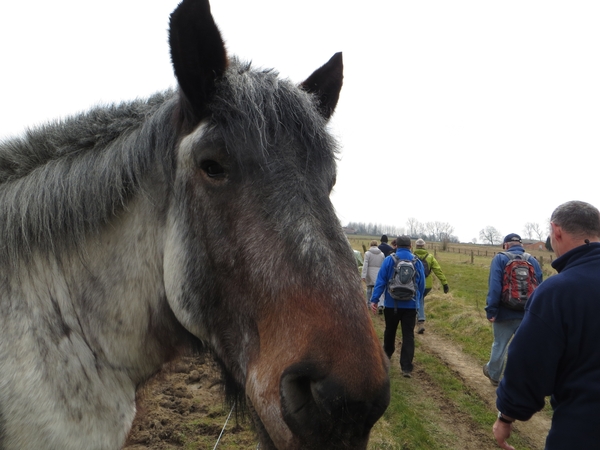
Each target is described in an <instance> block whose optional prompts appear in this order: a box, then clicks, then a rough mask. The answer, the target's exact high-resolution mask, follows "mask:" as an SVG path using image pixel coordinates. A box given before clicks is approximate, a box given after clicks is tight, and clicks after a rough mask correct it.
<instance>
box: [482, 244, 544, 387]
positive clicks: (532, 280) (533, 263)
mask: <svg viewBox="0 0 600 450" xmlns="http://www.w3.org/2000/svg"><path fill="white" fill-rule="evenodd" d="M502 248H503V249H504V250H506V251H504V252H500V253H498V254H497V255H496V256H494V259H492V263H491V265H490V276H489V281H488V294H487V299H486V307H485V311H486V315H487V319H488V320H489V321H490V322H491V323H492V329H493V331H494V342H493V343H492V350H491V353H490V360H489V361H488V363H487V364H485V365H484V366H483V374H484V375H485V376H486V377H487V378H489V380H490V383H491V384H492V385H493V386H498V383H499V382H500V377H501V376H502V371H503V370H504V361H505V358H506V352H507V350H508V343H509V342H510V340H511V338H512V337H513V335H514V334H515V332H516V331H517V328H519V325H520V324H521V321H522V320H523V315H524V314H525V303H526V302H527V299H528V298H529V296H530V295H531V293H532V292H533V290H534V289H535V287H537V286H538V285H539V284H540V283H541V282H542V279H543V275H542V268H541V267H540V264H539V263H538V262H537V260H536V259H535V258H534V257H532V256H531V255H530V254H529V253H526V252H525V249H524V248H523V245H522V243H521V236H519V235H518V234H515V233H511V234H509V235H507V236H506V237H505V238H504V242H503V244H502Z"/></svg>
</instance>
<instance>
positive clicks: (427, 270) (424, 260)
mask: <svg viewBox="0 0 600 450" xmlns="http://www.w3.org/2000/svg"><path fill="white" fill-rule="evenodd" d="M428 256H429V253H425V256H423V257H422V258H421V257H420V256H419V259H420V260H421V262H422V263H423V271H424V272H425V278H427V277H428V276H429V274H430V273H431V267H429V263H428V262H427V257H428Z"/></svg>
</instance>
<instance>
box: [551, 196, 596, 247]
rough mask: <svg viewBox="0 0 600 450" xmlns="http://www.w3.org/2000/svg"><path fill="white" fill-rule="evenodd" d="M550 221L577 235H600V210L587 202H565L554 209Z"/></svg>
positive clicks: (583, 236)
mask: <svg viewBox="0 0 600 450" xmlns="http://www.w3.org/2000/svg"><path fill="white" fill-rule="evenodd" d="M550 221H551V222H553V223H555V224H556V225H558V226H560V227H561V228H562V229H563V230H565V231H566V232H567V233H569V234H571V235H573V236H576V237H580V238H587V237H600V211H598V209H597V208H596V207H595V206H592V205H590V204H589V203H586V202H582V201H578V200H572V201H569V202H566V203H563V204H562V205H560V206H558V207H557V208H556V209H555V210H554V212H553V213H552V216H551V217H550Z"/></svg>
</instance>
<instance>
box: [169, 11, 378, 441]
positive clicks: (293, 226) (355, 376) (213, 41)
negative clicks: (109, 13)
mask: <svg viewBox="0 0 600 450" xmlns="http://www.w3.org/2000/svg"><path fill="white" fill-rule="evenodd" d="M170 45H171V57H172V62H173V67H174V72H175V75H176V78H177V80H178V84H179V94H178V105H177V107H176V112H175V114H174V117H173V121H174V123H175V126H176V127H177V129H178V130H179V138H178V148H177V152H176V161H175V162H174V164H175V165H176V175H175V180H174V186H173V193H172V201H171V202H170V206H169V207H170V213H169V214H168V223H167V237H166V244H165V260H164V261H165V262H164V272H165V286H166V295H167V299H168V302H169V304H170V306H171V309H172V310H173V312H174V313H175V316H176V317H177V320H178V321H179V322H180V323H181V324H182V325H183V326H184V327H185V328H186V329H187V330H188V331H190V332H191V333H192V334H194V335H195V336H197V337H198V338H200V339H201V340H203V341H204V342H206V343H207V344H208V346H209V347H210V348H211V349H212V351H213V352H214V354H215V355H216V357H217V358H218V359H219V360H220V361H221V363H222V365H223V367H224V369H225V371H226V372H227V373H228V374H229V376H230V377H231V378H232V379H233V381H234V383H235V384H237V385H238V386H239V388H240V390H241V391H242V392H244V393H245V398H246V402H247V404H248V406H249V409H250V411H251V413H252V417H253V420H254V422H255V425H256V427H257V430H258V433H259V436H260V440H261V448H278V449H283V448H285V449H307V448H310V449H313V448H314V449H325V448H327V449H336V448H355V449H361V448H366V445H367V441H368V437H369V432H370V429H371V427H372V426H373V424H374V423H375V422H376V421H377V420H378V419H379V417H380V416H381V415H382V414H383V412H384V410H385V409H386V407H387V405H388V403H389V380H388V375H387V371H388V364H389V361H388V360H387V358H386V356H385V355H384V353H383V351H382V348H381V345H380V343H379V341H378V339H377V336H376V334H375V331H374V329H373V326H372V323H371V319H370V318H369V316H368V312H367V309H366V307H365V304H364V298H363V293H362V286H361V284H360V279H359V276H358V273H357V268H356V264H355V262H354V260H353V255H352V251H351V249H350V247H349V244H348V241H347V239H346V238H345V236H344V234H343V232H342V229H341V227H340V224H339V221H338V219H337V217H336V215H335V212H334V208H333V206H332V204H331V202H330V199H329V196H330V193H331V190H332V189H333V186H334V184H335V176H336V166H335V142H334V140H333V139H332V137H331V136H330V135H329V134H328V132H327V130H326V126H327V121H328V119H329V118H330V116H331V115H332V114H333V111H334V109H335V107H336V104H337V101H338V98H339V93H340V89H341V86H342V77H343V75H342V72H343V71H342V69H343V67H342V56H341V54H339V53H338V54H336V55H334V56H333V57H332V58H331V60H330V61H329V62H327V63H326V64H325V65H324V66H322V67H321V68H319V69H317V70H316V71H315V72H314V73H313V74H312V75H311V76H310V77H308V78H307V79H306V80H305V81H304V82H303V83H301V84H300V85H295V84H293V83H291V82H290V81H288V80H282V79H280V78H279V77H278V75H277V73H275V72H274V71H269V70H263V71H259V70H254V69H252V68H251V67H250V65H249V64H243V63H241V62H239V61H238V60H237V59H235V58H230V57H228V55H227V53H226V51H225V47H224V44H223V40H222V38H221V35H220V33H219V31H218V29H217V27H216V25H215V22H214V20H213V18H212V16H211V13H210V7H209V4H208V1H206V0H183V2H182V3H181V4H180V5H179V6H178V8H177V9H176V10H175V11H174V12H173V14H172V15H171V23H170Z"/></svg>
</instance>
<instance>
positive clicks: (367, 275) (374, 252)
mask: <svg viewBox="0 0 600 450" xmlns="http://www.w3.org/2000/svg"><path fill="white" fill-rule="evenodd" d="M384 259H385V256H384V255H383V252H382V251H381V250H379V248H377V241H375V240H373V241H371V244H370V247H369V250H367V251H366V252H365V261H364V264H363V268H362V275H361V277H362V280H363V281H364V282H365V284H366V285H367V305H368V304H369V303H370V301H371V295H372V294H373V288H374V287H375V281H377V274H378V273H379V269H380V268H381V265H382V264H383V260H384Z"/></svg>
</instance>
